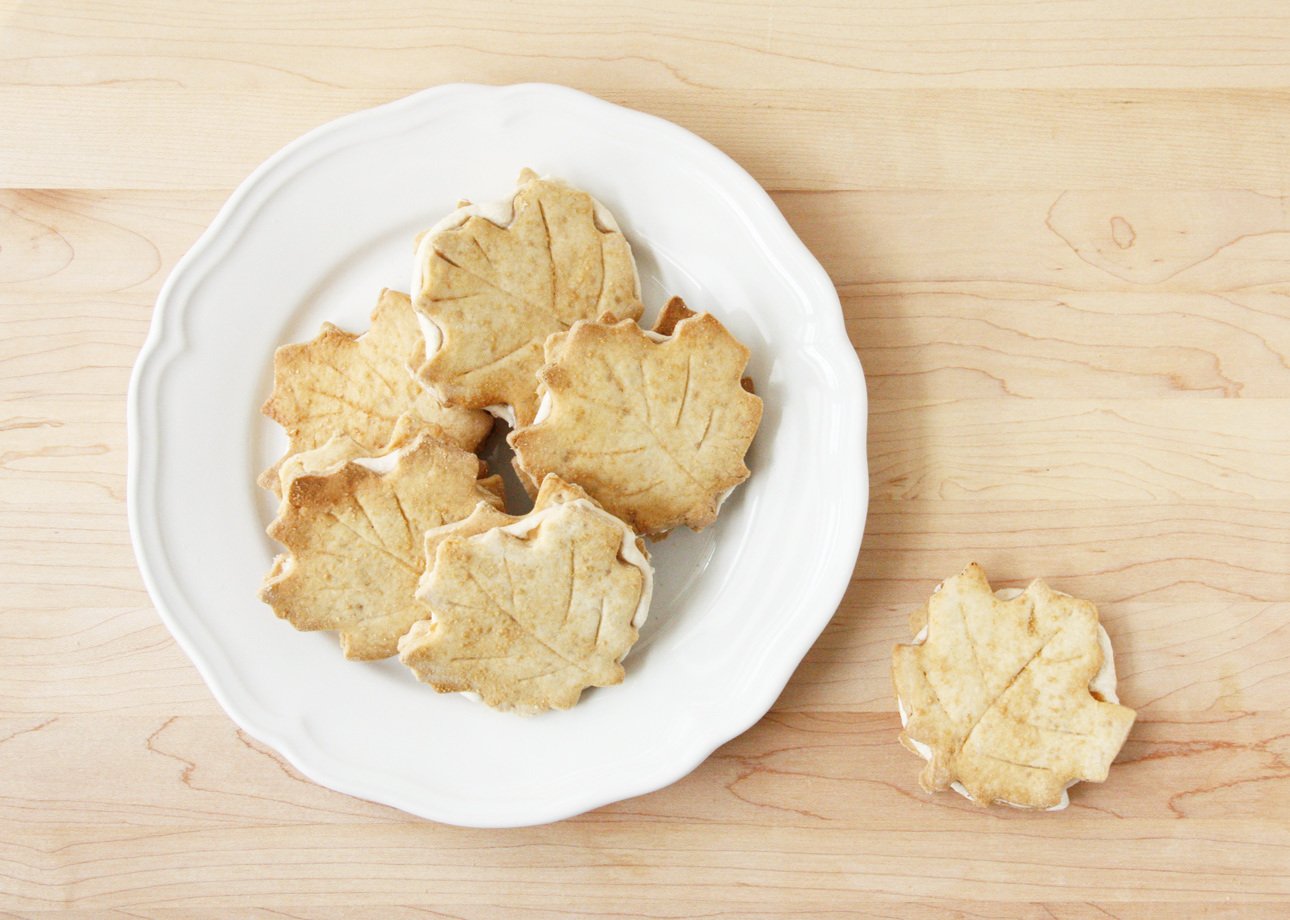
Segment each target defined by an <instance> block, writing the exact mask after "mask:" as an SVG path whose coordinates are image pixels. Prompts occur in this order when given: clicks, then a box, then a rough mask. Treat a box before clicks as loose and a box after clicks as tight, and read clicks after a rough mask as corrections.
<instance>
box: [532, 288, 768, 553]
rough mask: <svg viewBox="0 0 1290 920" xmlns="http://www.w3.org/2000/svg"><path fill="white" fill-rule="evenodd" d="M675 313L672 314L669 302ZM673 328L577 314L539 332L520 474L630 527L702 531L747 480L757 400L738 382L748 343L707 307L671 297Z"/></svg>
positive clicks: (758, 410)
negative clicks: (537, 384)
mask: <svg viewBox="0 0 1290 920" xmlns="http://www.w3.org/2000/svg"><path fill="white" fill-rule="evenodd" d="M678 310H681V311H684V314H683V315H684V317H685V318H682V319H680V320H679V322H675V325H674V328H673V326H672V321H673V319H675V316H676V314H677V311H678ZM664 321H665V322H666V324H667V325H666V328H668V329H669V331H670V332H671V335H670V336H665V335H663V334H662V333H661V332H659V331H656V332H654V333H647V332H644V331H642V330H641V329H640V328H639V327H638V326H637V325H636V324H635V323H633V322H630V321H624V322H619V323H611V322H582V323H578V324H576V325H575V326H574V327H573V328H572V329H571V330H570V331H569V332H567V333H563V334H559V335H553V336H551V338H550V339H548V340H547V344H546V359H547V363H546V364H545V365H544V366H543V367H542V369H541V371H540V372H539V375H538V377H539V379H540V381H541V383H542V390H543V408H542V411H540V412H539V414H538V420H537V421H536V422H535V423H534V424H533V425H531V426H529V427H527V428H520V429H517V430H516V431H514V432H512V433H511V435H510V437H509V439H508V440H509V442H510V444H511V446H512V447H514V448H515V465H516V469H517V470H518V471H519V472H520V474H521V476H522V477H523V478H526V479H527V480H529V482H535V481H540V480H541V479H542V477H544V476H546V475H547V474H548V473H555V474H556V475H558V476H560V477H561V478H563V479H566V480H568V481H569V482H576V483H578V484H579V485H580V486H582V487H583V488H585V489H586V490H587V492H588V493H589V494H590V495H591V497H592V498H594V499H596V500H597V501H598V502H600V503H601V504H602V505H603V506H604V507H605V509H606V510H608V511H609V512H611V513H613V514H615V515H617V516H618V517H620V518H622V519H623V520H624V521H626V522H627V523H628V524H630V525H631V526H632V527H633V528H635V529H636V532H637V533H642V534H658V533H664V532H666V531H668V530H670V529H672V528H673V527H676V526H678V525H681V524H685V525H687V526H689V527H690V528H691V529H693V530H700V529H702V528H703V527H706V526H707V525H708V524H711V523H712V522H713V521H714V520H715V519H716V516H717V511H718V509H719V508H720V506H721V502H722V501H723V500H724V499H725V497H726V495H728V494H729V492H730V490H732V489H733V488H734V487H735V486H737V485H739V483H741V482H743V481H744V480H745V479H747V478H748V467H747V466H745V465H744V456H745V454H746V453H747V452H748V447H749V445H750V444H751V443H752V440H753V436H754V435H755V434H756V433H757V426H758V425H759V424H760V422H761V413H762V403H761V400H760V399H759V398H758V397H757V396H755V395H753V394H752V393H750V392H748V391H747V390H746V389H745V388H744V386H743V384H742V383H741V375H742V374H743V370H744V365H745V364H747V361H748V349H747V348H745V347H744V346H743V345H741V344H740V343H739V342H738V341H737V340H736V339H735V338H734V337H733V336H732V335H731V334H730V333H729V332H727V331H726V329H725V327H724V326H722V325H721V323H719V322H718V321H717V320H716V319H715V318H714V317H713V316H712V315H711V314H708V313H700V314H691V313H690V312H689V311H688V310H685V308H684V305H681V304H680V303H679V301H674V302H673V304H672V305H670V306H669V308H668V310H667V311H665V313H664Z"/></svg>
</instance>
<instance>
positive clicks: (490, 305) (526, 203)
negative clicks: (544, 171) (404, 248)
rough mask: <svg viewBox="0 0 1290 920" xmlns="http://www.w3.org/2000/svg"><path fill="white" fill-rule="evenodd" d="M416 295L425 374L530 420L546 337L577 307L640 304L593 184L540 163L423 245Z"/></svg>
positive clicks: (517, 420) (454, 398)
mask: <svg viewBox="0 0 1290 920" xmlns="http://www.w3.org/2000/svg"><path fill="white" fill-rule="evenodd" d="M413 279H414V280H413V289H412V299H413V305H414V307H415V308H416V310H417V311H418V312H419V313H420V314H421V315H422V317H423V318H424V319H425V321H426V324H425V325H424V328H425V329H426V335H427V344H426V360H425V363H424V364H423V365H422V367H421V369H420V376H421V378H422V380H424V381H425V382H426V384H427V385H428V386H430V387H431V388H432V389H433V390H434V391H435V392H436V393H437V394H438V395H439V396H440V398H442V399H443V400H444V401H445V402H446V403H448V404H451V405H458V406H466V407H470V408H474V409H484V408H489V409H490V410H492V411H494V412H495V413H496V414H498V415H502V416H503V417H509V418H510V419H511V421H512V424H519V425H525V424H528V423H529V422H530V421H531V420H532V418H533V415H534V413H535V412H536V411H537V404H538V397H537V393H536V388H537V381H536V378H535V376H534V375H535V374H536V372H537V369H538V368H539V367H540V366H541V365H542V361H543V354H542V345H543V342H545V341H546V337H547V336H548V335H550V334H551V333H553V332H562V331H564V330H566V329H568V328H569V327H570V326H572V325H573V324H574V323H575V322H577V321H578V320H580V319H594V318H596V317H597V316H600V315H601V314H603V313H606V312H608V313H612V314H613V315H614V316H615V317H617V318H619V319H623V318H631V319H635V318H636V317H639V316H640V314H641V304H640V289H639V282H638V280H637V276H636V265H635V262H634V261H633V260H632V254H631V247H630V246H629V245H628V243H627V238H626V237H625V236H623V234H622V233H621V232H620V231H619V230H618V227H617V224H616V223H614V221H613V218H612V216H610V215H609V214H608V212H607V211H605V210H604V209H603V208H602V207H600V206H598V204H597V203H596V202H595V201H594V199H592V197H591V196H590V195H588V194H587V193H586V192H583V191H580V190H578V189H575V188H572V187H570V186H568V185H565V184H564V183H563V182H559V181H556V180H553V179H543V178H539V177H538V176H537V175H536V174H534V173H533V172H532V171H531V170H527V169H526V170H524V171H523V172H522V173H521V174H520V178H519V184H518V188H517V190H516V192H515V195H514V197H513V198H512V199H511V200H510V202H509V208H506V207H503V208H501V209H500V211H499V210H497V209H491V210H490V209H487V208H480V207H476V206H467V207H464V208H461V209H459V210H458V211H457V212H454V214H453V215H449V217H448V218H446V219H445V220H444V221H441V222H440V224H439V225H437V226H436V227H435V228H432V229H431V230H429V231H427V232H426V233H425V234H423V235H422V237H421V238H420V239H419V242H418V245H417V254H416V264H415V268H414V272H413Z"/></svg>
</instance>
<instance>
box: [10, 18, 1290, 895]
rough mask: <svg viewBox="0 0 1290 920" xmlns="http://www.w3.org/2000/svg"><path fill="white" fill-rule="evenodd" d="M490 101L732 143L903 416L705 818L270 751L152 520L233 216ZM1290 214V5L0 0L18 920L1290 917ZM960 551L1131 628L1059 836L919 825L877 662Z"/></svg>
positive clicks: (886, 429) (702, 776) (945, 799)
mask: <svg viewBox="0 0 1290 920" xmlns="http://www.w3.org/2000/svg"><path fill="white" fill-rule="evenodd" d="M457 80H469V81H478V82H487V83H505V82H515V81H526V80H545V81H552V82H560V83H566V84H569V85H571V86H574V87H577V88H579V89H583V90H587V91H589V92H592V93H596V94H598V95H600V96H603V97H604V98H606V99H609V100H611V101H613V102H617V103H622V104H625V105H628V106H631V107H634V108H638V109H642V110H644V111H647V112H652V113H655V114H658V115H661V116H664V117H666V118H669V119H672V120H673V121H676V122H677V123H679V124H681V125H684V126H685V127H687V128H689V129H691V130H693V131H695V132H697V133H698V134H700V135H702V136H704V137H706V138H708V139H709V140H711V141H712V142H713V143H715V144H717V145H718V146H719V147H721V148H722V149H724V150H725V151H727V152H728V153H730V154H731V155H732V156H733V157H734V158H735V159H736V160H738V161H739V162H740V163H741V164H743V166H745V167H746V168H747V169H748V170H749V171H750V172H752V174H753V175H754V176H755V177H756V178H757V179H758V180H759V181H760V182H761V183H762V184H763V185H764V186H765V187H766V188H767V189H769V190H770V191H771V192H772V194H773V195H774V197H775V200H776V201H777V202H778V204H779V206H780V208H782V209H783V211H784V213H785V214H786V215H787V217H788V219H789V220H790V221H791V222H792V224H793V226H794V227H795V228H796V230H797V232H798V233H799V234H800V235H801V237H802V238H803V239H804V240H805V241H806V243H807V245H808V246H810V248H811V249H812V250H813V251H814V252H815V253H816V255H817V256H818V257H819V258H820V260H821V261H822V262H823V264H824V266H825V267H826V268H827V269H828V271H829V273H830V274H831V275H832V277H833V280H834V282H835V283H836V284H837V287H838V290H839V291H840V293H841V295H842V303H843V305H844V309H845V311H846V318H847V323H848V328H849V331H850V335H851V339H852V342H853V343H854V345H855V348H856V350H857V352H858V353H859V354H860V357H861V359H862V360H863V362H864V366H865V370H866V372H867V374H868V380H869V392H870V396H871V398H872V411H871V416H870V424H871V434H870V438H869V450H870V469H871V473H872V482H873V485H872V505H871V510H870V514H869V521H868V527H867V532H866V534H865V541H864V548H863V550H862V552H861V555H860V559H859V562H858V566H857V569H856V572H855V576H854V580H853V582H852V584H851V588H850V590H849V591H848V593H847V595H846V598H845V600H844V601H843V603H842V605H841V607H840V609H839V610H838V613H837V616H836V617H835V618H834V620H833V622H832V624H831V626H830V627H829V628H828V630H827V631H826V632H825V634H824V635H823V637H822V638H821V639H820V640H819V642H818V643H817V644H816V646H815V648H814V649H813V650H812V651H811V653H810V654H809V656H808V657H807V659H806V661H805V662H804V663H803V664H802V666H801V667H800V668H799V669H798V671H797V674H796V676H795V677H794V678H793V680H792V682H791V683H790V684H789V686H788V688H787V689H786V690H785V691H784V694H783V696H782V697H781V698H780V700H779V702H778V703H777V704H776V705H775V707H774V709H773V710H772V711H771V712H770V713H769V714H768V715H767V716H766V718H765V719H763V720H762V721H761V722H760V723H759V724H758V725H757V726H755V727H754V728H753V729H751V730H750V731H749V732H747V734H745V735H744V736H742V737H740V738H738V739H736V740H734V741H732V742H731V743H729V744H727V745H726V746H725V747H723V748H721V749H720V750H718V751H717V752H716V753H715V754H714V755H713V756H712V757H711V758H710V759H709V760H708V761H707V762H706V763H705V764H703V765H702V766H701V767H699V769H697V770H696V771H695V772H694V773H693V774H692V775H690V776H689V777H687V778H686V779H684V780H682V781H681V782H679V783H677V784H676V785H674V786H672V787H671V788H668V789H665V790H663V791H661V792H657V793H655V794H652V795H648V796H644V797H642V798H638V799H633V800H630V801H626V802H622V803H619V804H616V805H612V806H610V807H607V808H603V809H600V810H599V811H596V812H594V813H591V814H588V815H585V816H583V817H580V818H577V819H575V820H570V821H566V822H563V823H560V824H556V825H551V826H546V827H538V828H529V829H523V830H514V831H480V830H467V829H459V828H452V827H444V826H438V825H435V824H431V823H428V822H425V821H421V820H416V819H413V818H410V817H409V816H407V815H405V814H403V813H401V812H398V811H395V810H394V809H391V808H386V807H382V806H378V805H373V804H370V803H367V802H363V801H358V800H356V799H352V798H348V797H346V796H344V795H340V794H338V793H334V792H331V791H329V790H327V789H323V788H320V787H318V786H316V785H314V784H312V783H310V782H308V781H306V780H304V779H303V778H302V777H301V776H300V775H299V774H298V773H296V771H295V770H293V769H292V768H291V767H289V766H288V765H287V764H286V763H285V762H284V761H283V759H282V758H281V757H280V756H278V755H277V754H276V753H275V752H273V751H272V750H270V749H268V748H266V747H265V746H264V745H262V744H259V743H257V742H255V741H253V740H252V739H251V738H249V737H247V736H246V735H245V734H243V733H242V732H240V731H239V730H238V729H237V728H236V727H235V726H234V725H233V723H232V722H231V721H230V720H229V719H228V717H227V716H225V715H224V713H223V712H222V711H221V710H220V708H219V706H218V705H216V703H215V701H214V700H213V699H212V697H211V694H210V692H209V691H208V690H207V688H206V687H205V685H204V684H203V683H202V681H201V679H200V678H199V677H198V675H197V672H196V671H195V670H194V668H193V667H192V665H191V664H190V663H189V661H188V659H187V658H186V657H185V656H184V654H183V653H182V652H181V651H180V650H179V649H178V648H177V646H176V645H175V643H174V642H173V641H172V639H171V638H170V636H169V634H168V633H167V631H166V629H165V628H164V627H163V626H162V625H161V623H160V621H159V620H158V618H157V615H156V613H155V612H154V610H153V607H152V605H151V603H150V601H149V599H148V596H147V594H146V593H145V591H144V589H143V586H142V584H141V582H140V579H139V575H138V573H137V571H136V569H135V563H134V558H133V555H132V552H131V548H130V541H129V536H128V533H127V529H126V516H125V506H124V498H125V465H126V450H125V441H126V433H125V391H126V382H127V378H128V375H129V372H130V367H131V364H132V362H133V361H134V359H135V355H136V353H137V351H138V349H139V346H140V344H141V343H142V341H143V338H144V335H145V333H146V332H147V329H148V323H149V319H150V314H151V311H152V304H153V301H154V300H155V298H156V295H157V292H158V289H159V287H160V285H161V283H162V281H163V280H164V279H165V277H166V275H167V273H168V272H169V271H170V269H171V267H172V266H173V265H174V263H175V261H176V260H177V259H178V258H179V256H180V255H181V254H182V253H183V252H184V251H185V250H186V249H187V248H188V247H189V246H190V245H191V244H192V242H193V241H194V240H195V239H196V237H197V236H198V234H199V233H200V232H201V231H202V229H203V228H204V227H205V226H206V224H207V223H208V222H209V221H210V220H211V218H212V216H213V215H214V214H215V212H216V209H217V208H218V207H219V206H220V204H221V203H222V202H223V201H224V200H225V198H226V197H227V195H228V194H229V192H230V190H231V189H232V188H233V187H234V186H235V185H236V183H238V182H239V181H240V180H241V179H242V178H243V177H245V176H246V174H247V173H248V172H249V171H250V170H251V169H252V168H253V167H254V166H255V165H256V164H257V163H259V162H260V161H261V160H262V159H263V158H264V157H266V156H267V155H269V154H270V153H272V152H273V151H274V150H276V149H277V148H278V147H280V146H281V145H283V144H284V143H286V142H287V141H289V140H291V139H292V138H294V137H296V136H297V135H299V134H301V133H302V132H304V131H305V130H307V129H309V128H311V127H313V126H315V125H318V124H320V123H322V122H325V121H327V120H329V119H331V118H333V117H335V116H339V115H342V114H345V113H347V112H351V111H354V110H356V109H361V108H365V107H367V106H371V105H374V104H377V103H381V102H385V101H388V100H391V99H395V98H398V97H400V96H403V95H406V94H407V93H410V92H413V91H415V90H417V89H420V88H422V87H425V86H428V85H432V84H436V83H442V82H449V81H457ZM1288 178H1290V6H1287V5H1286V4H1284V3H1280V2H1266V3H1257V2H1233V0H1214V2H1204V0H1195V2H1185V0H1136V2H1131V3H1130V2H1117V0H1104V2H1103V0H1087V2H1078V3H1060V2H1030V3H1007V2H1004V3H1000V2H986V0H980V2H977V0H917V2H914V3H909V4H905V3H900V2H893V0H872V2H871V0H866V2H863V3H854V4H852V3H839V2H833V3H827V4H825V3H821V4H818V5H808V4H791V3H779V4H776V3H771V4H767V3H762V2H742V0H735V2H716V0H711V2H702V3H692V4H686V3H675V2H674V3H667V4H642V3H639V2H638V3H622V2H604V0H595V2H592V0H580V2H575V3H557V2H530V3H522V4H510V3H503V2H498V0H480V2H454V3H451V4H447V5H444V4H439V3H429V4H415V3H407V2H397V0H381V2H375V3H367V2H365V3H359V2H353V0H336V2H332V0H327V2H313V3H303V2H293V3H285V4H283V3H273V2H267V0H261V2H217V0H211V2H204V3H188V2H184V3H178V2H175V0H131V2H102V0H81V2H61V0H60V2H25V3H23V2H20V3H16V4H15V3H14V2H12V0H3V2H0V305H2V307H0V309H2V312H0V323H2V324H3V326H2V329H3V337H2V338H0V401H2V403H3V410H2V411H0V528H2V530H0V606H2V607H3V619H0V915H4V916H41V915H43V914H44V912H46V911H51V910H60V909H72V910H75V911H77V912H78V913H77V914H76V915H77V916H85V917H89V916H95V917H98V916H103V915H105V914H107V913H109V912H110V911H113V910H115V911H119V912H120V915H121V916H130V917H155V918H168V917H188V916H203V917H226V916H234V915H237V916H249V915H255V916H265V917H268V916H292V917H350V916H362V917H371V918H378V917H379V918H399V917H413V916H434V917H456V918H471V920H475V918H479V920H485V918H487V920H492V918H512V917H517V918H518V917H522V918H543V917H546V918H555V917H565V916H570V915H573V914H575V913H576V914H577V915H578V916H600V915H612V916H624V917H631V916H650V917H680V916H693V915H702V916H705V917H718V916H720V917H731V918H746V917H781V916H782V917H823V916H830V917H834V916H872V917H886V918H933V920H936V918H950V917H973V918H977V917H981V918H994V917H1000V918H1020V917H1025V918H1031V917H1036V918H1038V917H1044V918H1050V920H1051V918H1058V920H1073V918H1086V917H1089V918H1091V917H1116V918H1121V920H1128V918H1141V917H1169V918H1174V917H1179V916H1194V915H1200V914H1205V915H1212V916H1230V917H1240V918H1248V917H1285V916H1288V915H1290V713H1288V712H1287V706H1286V704H1287V699H1290V548H1288V547H1290V541H1288V538H1287V532H1288V531H1290V207H1288V206H1287V197H1286V196H1287V194H1290V188H1288V182H1287V180H1288ZM847 474H848V473H847V471H845V470H840V471H839V475H847ZM970 559H976V560H977V561H979V562H981V563H982V564H983V565H984V566H985V567H986V569H987V570H988V571H989V572H990V573H991V575H992V576H993V577H994V578H995V579H996V580H998V581H999V582H1003V583H1006V584H1020V583H1022V581H1023V580H1025V579H1027V578H1029V577H1033V576H1039V575H1042V576H1047V577H1048V578H1049V580H1050V581H1051V583H1052V584H1053V585H1054V586H1056V587H1058V588H1060V589H1064V590H1066V591H1069V592H1073V593H1077V594H1080V595H1083V596H1087V597H1089V598H1092V599H1093V600H1095V601H1096V602H1097V603H1098V604H1099V605H1100V607H1101V610H1102V614H1103V617H1104V621H1105V623H1106V626H1107V628H1108V630H1109V632H1110V633H1111V636H1112V638H1113V639H1114V642H1115V646H1116V649H1117V653H1118V654H1117V663H1118V665H1119V669H1120V674H1121V678H1122V680H1121V693H1122V696H1123V698H1124V699H1125V701H1126V702H1127V703H1129V704H1130V705H1132V706H1135V707H1136V708H1137V709H1138V710H1139V721H1138V724H1137V725H1136V727H1135V728H1134V731H1133V733H1132V735H1131V737H1130V739H1129V741H1128V744H1127V746H1126V747H1125V749H1124V751H1123V752H1122V754H1121V756H1120V760H1119V763H1118V765H1117V766H1116V767H1115V768H1114V769H1113V771H1112V773H1111V777H1110V781H1109V782H1107V783H1106V784H1105V785H1102V786H1092V785H1084V786H1080V787H1078V788H1077V789H1076V791H1075V793H1074V796H1073V804H1072V807H1071V808H1070V809H1069V810H1068V811H1066V812H1064V813H1060V814H1039V815H1035V814H1023V813H1018V812H1014V811H1010V810H997V809H996V810H990V811H982V810H978V809H975V808H973V807H972V806H970V805H969V804H967V803H966V802H964V801H963V800H962V799H960V798H958V797H957V796H954V795H950V794H943V795H940V796H936V797H929V796H927V795H925V794H923V793H922V792H920V791H919V789H918V787H917V784H916V774H917V772H918V768H919V761H918V760H917V759H916V758H915V757H913V756H912V755H910V754H908V753H906V752H905V751H904V750H903V749H902V748H901V747H900V745H899V744H898V743H897V741H896V734H897V730H898V720H897V716H896V713H895V707H894V704H893V699H892V694H891V690H890V685H889V677H888V661H889V655H890V650H891V645H892V643H893V642H895V641H897V640H898V639H900V638H901V637H902V636H903V635H904V634H905V633H904V623H905V617H906V615H907V614H908V612H909V611H910V609H911V608H912V607H914V606H915V605H916V604H917V603H918V602H919V601H920V599H922V598H923V597H925V596H926V594H927V593H928V592H929V591H930V590H931V588H932V587H933V586H934V585H935V584H936V583H937V582H938V581H939V580H940V579H941V578H943V577H944V576H947V575H950V574H952V573H954V572H956V571H958V570H959V569H960V568H961V567H962V566H963V564H964V563H966V562H967V561H969V560H970ZM253 908H254V909H255V910H254V911H253Z"/></svg>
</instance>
